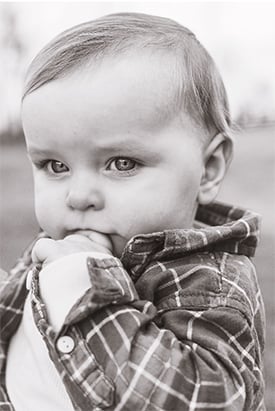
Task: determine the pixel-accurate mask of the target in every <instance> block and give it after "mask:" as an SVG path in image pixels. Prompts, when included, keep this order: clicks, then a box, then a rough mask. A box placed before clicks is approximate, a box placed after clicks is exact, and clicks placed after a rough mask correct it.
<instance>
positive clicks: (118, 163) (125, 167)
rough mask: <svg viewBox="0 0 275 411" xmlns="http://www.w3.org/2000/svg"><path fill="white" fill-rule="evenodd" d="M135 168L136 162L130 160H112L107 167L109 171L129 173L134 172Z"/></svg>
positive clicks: (122, 158)
mask: <svg viewBox="0 0 275 411" xmlns="http://www.w3.org/2000/svg"><path fill="white" fill-rule="evenodd" d="M136 166H137V162H136V161H135V160H132V159H130V158H126V157H125V158H124V157H121V158H115V159H113V160H112V161H111V162H110V163H109V166H108V169H109V170H114V171H121V172H123V171H131V170H134V169H135V168H136Z"/></svg>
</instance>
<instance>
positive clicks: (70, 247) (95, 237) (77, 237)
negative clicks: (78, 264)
mask: <svg viewBox="0 0 275 411" xmlns="http://www.w3.org/2000/svg"><path fill="white" fill-rule="evenodd" d="M83 251H91V252H99V253H104V254H110V255H112V243H111V240H110V239H109V238H108V237H107V236H106V235H105V234H101V233H98V232H96V231H83V232H82V231H81V232H79V233H76V234H72V235H68V236H67V237H65V238H64V239H62V240H52V239H50V238H41V239H40V240H38V241H37V242H36V244H35V245H34V247H33V250H32V260H33V262H34V263H42V264H44V265H46V264H49V263H51V262H53V261H55V260H57V259H58V258H61V257H65V256H66V255H70V254H74V253H80V252H83Z"/></svg>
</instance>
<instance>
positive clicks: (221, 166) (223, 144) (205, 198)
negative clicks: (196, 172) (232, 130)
mask: <svg viewBox="0 0 275 411" xmlns="http://www.w3.org/2000/svg"><path fill="white" fill-rule="evenodd" d="M232 153H233V141H232V139H231V138H230V137H228V136H225V135H223V134H221V133H220V134H217V135H216V136H215V137H214V138H213V139H212V140H211V142H210V143H209V144H208V146H207V148H206V150H205V153H204V172H203V175H202V179H201V184H200V189H199V194H198V202H199V204H209V203H211V202H212V201H213V200H214V199H215V198H216V196H217V194H218V192H219V188H220V185H221V182H222V180H223V178H224V176H225V174H226V171H227V168H228V166H229V164H230V162H231V159H232Z"/></svg>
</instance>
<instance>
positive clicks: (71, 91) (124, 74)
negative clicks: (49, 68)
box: [23, 51, 177, 121]
mask: <svg viewBox="0 0 275 411" xmlns="http://www.w3.org/2000/svg"><path fill="white" fill-rule="evenodd" d="M175 78H176V75H175V64H174V63H173V61H172V60H171V58H170V56H169V55H167V53H164V52H163V53H154V54H152V53H150V52H149V51H147V52H142V53H141V52H133V53H131V54H130V53H127V54H125V55H117V56H113V57H110V56H106V57H104V58H103V59H101V60H99V61H96V62H94V61H92V60H90V61H89V62H88V63H86V64H85V65H84V66H79V67H75V68H74V69H73V71H70V72H69V73H68V72H66V71H65V72H64V74H63V76H62V78H58V79H56V80H54V81H49V82H48V83H46V84H45V85H43V86H42V87H40V88H39V89H37V90H36V91H35V92H32V93H31V94H30V95H29V96H28V100H32V101H35V100H38V97H37V98H36V96H37V95H39V96H42V94H43V95H44V97H45V99H47V100H48V99H49V98H50V100H48V101H49V102H50V101H51V103H53V104H54V105H55V103H57V102H58V100H61V99H62V98H63V99H64V100H66V101H68V100H67V99H68V98H69V99H71V98H72V97H78V96H80V95H81V96H82V100H83V103H82V105H83V106H84V105H85V104H91V102H92V103H93V108H95V106H97V107H98V109H99V110H100V111H101V112H103V113H104V112H105V111H106V109H107V107H109V106H110V105H113V106H121V108H124V105H125V104H126V105H127V106H128V105H130V106H132V107H133V109H136V110H137V111H138V112H140V114H141V115H142V114H143V115H145V114H146V113H147V114H148V117H151V118H152V117H153V116H154V115H158V114H159V118H158V121H159V120H160V119H162V118H163V115H164V114H167V113H168V112H169V111H172V112H173V111H174V110H172V108H171V107H172V103H173V101H174V95H175V89H176V88H177V85H176V80H175ZM54 94H56V95H54ZM58 95H59V96H60V98H58ZM29 97H31V99H30V98H29ZM52 100H54V101H52ZM35 103H37V101H36V102H35ZM24 106H25V104H23V108H24ZM102 109H103V110H102ZM121 114H122V113H121Z"/></svg>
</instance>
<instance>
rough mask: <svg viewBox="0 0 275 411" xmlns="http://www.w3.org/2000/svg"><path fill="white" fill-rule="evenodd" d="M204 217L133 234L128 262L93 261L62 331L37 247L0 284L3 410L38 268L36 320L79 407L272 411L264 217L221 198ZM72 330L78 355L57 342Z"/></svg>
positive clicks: (7, 407) (7, 402) (6, 409)
mask: <svg viewBox="0 0 275 411" xmlns="http://www.w3.org/2000/svg"><path fill="white" fill-rule="evenodd" d="M197 218H198V220H200V223H197V224H196V227H194V228H192V229H188V230H167V231H164V232H160V233H153V234H147V235H139V236H136V237H134V238H133V239H132V240H130V241H129V243H128V244H127V246H126V248H125V250H124V253H123V255H122V257H121V259H117V258H112V257H109V258H106V259H103V260H99V259H93V258H88V260H87V268H88V272H89V275H90V279H91V283H92V284H93V287H91V288H90V289H89V290H87V291H86V293H85V294H84V295H83V296H82V298H81V299H80V300H79V301H78V302H77V303H76V304H75V305H74V306H73V307H72V309H71V310H70V312H69V313H68V315H67V317H66V319H65V323H64V326H63V327H62V329H61V331H60V332H59V333H58V334H56V333H55V332H54V331H53V329H52V327H51V326H50V324H49V323H48V319H47V309H46V307H45V305H44V304H43V301H42V300H41V297H40V294H39V284H38V278H39V270H40V267H39V266H32V264H31V258H30V252H31V248H32V247H30V248H29V249H28V250H27V251H26V253H25V254H24V256H23V258H22V259H21V260H20V261H19V263H18V265H17V266H16V267H15V269H14V270H13V271H12V273H11V274H10V275H9V276H8V275H7V276H5V275H4V276H3V279H2V281H1V290H0V293H1V294H0V296H1V300H0V301H1V305H0V310H1V338H0V349H1V352H0V367H1V368H0V370H1V390H0V410H1V411H11V410H14V408H13V406H12V404H11V403H10V400H9V398H8V395H7V392H6V389H5V364H6V357H7V348H8V344H9V340H10V338H11V336H12V335H13V334H14V332H15V331H16V329H17V327H18V325H19V323H20V321H21V317H22V310H23V305H24V301H25V299H26V294H27V290H26V288H25V280H26V276H27V274H28V272H29V270H30V268H32V269H33V279H32V293H33V303H32V304H33V314H34V319H35V322H36V324H37V327H38V329H39V331H40V333H41V335H42V336H43V339H44V341H45V343H46V344H47V347H48V350H49V355H50V358H51V360H52V361H53V362H54V364H55V366H56V368H57V370H58V371H59V374H60V377H61V378H62V380H63V383H64V385H65V387H66V389H67V392H68V394H69V396H70V398H71V401H72V404H73V406H74V408H75V410H81V411H88V410H116V411H119V410H123V411H126V410H129V411H133V410H138V411H145V410H146V411H165V410H167V411H168V410H170V411H185V410H189V411H195V410H200V411H204V410H205V411H206V410H208V411H209V410H228V411H229V410H230V411H242V410H246V411H263V410H265V407H264V403H263V395H264V383H263V374H262V353H263V346H264V328H265V317H264V309H263V303H262V297H261V293H260V290H259V286H258V282H257V278H256V273H255V269H254V266H253V264H252V263H251V260H250V257H252V256H253V255H254V252H255V248H256V245H257V238H258V224H259V219H258V216H257V215H255V214H253V213H252V212H248V211H246V212H245V211H243V210H241V209H237V208H234V207H230V206H226V205H224V204H220V203H215V204H213V205H211V206H207V207H203V208H200V209H199V210H198V214H197ZM41 235H42V236H43V233H42V234H41ZM60 298H62V290H60ZM65 335H66V336H70V337H71V338H72V339H73V340H74V342H75V348H74V349H73V351H72V352H70V353H61V352H60V351H59V350H58V347H57V344H56V342H57V340H58V338H59V337H60V336H65Z"/></svg>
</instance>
